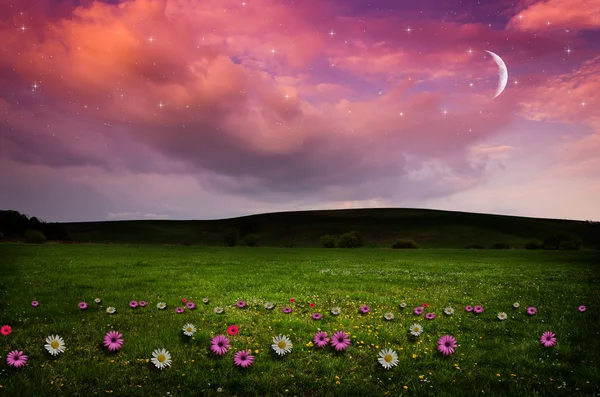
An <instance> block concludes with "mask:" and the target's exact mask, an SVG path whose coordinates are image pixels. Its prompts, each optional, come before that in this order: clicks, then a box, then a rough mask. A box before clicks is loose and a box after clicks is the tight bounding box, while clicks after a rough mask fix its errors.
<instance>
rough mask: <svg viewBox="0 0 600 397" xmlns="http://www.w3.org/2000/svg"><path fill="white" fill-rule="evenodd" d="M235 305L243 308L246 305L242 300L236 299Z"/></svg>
mask: <svg viewBox="0 0 600 397" xmlns="http://www.w3.org/2000/svg"><path fill="white" fill-rule="evenodd" d="M237 307H239V308H240V309H243V308H245V307H246V302H244V301H238V302H237Z"/></svg>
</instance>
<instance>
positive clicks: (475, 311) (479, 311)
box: [473, 306, 483, 314]
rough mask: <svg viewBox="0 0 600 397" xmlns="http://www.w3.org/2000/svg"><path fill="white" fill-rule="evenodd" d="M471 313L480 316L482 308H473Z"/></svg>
mask: <svg viewBox="0 0 600 397" xmlns="http://www.w3.org/2000/svg"><path fill="white" fill-rule="evenodd" d="M473 312H474V313H475V314H480V313H483V306H475V307H474V308H473Z"/></svg>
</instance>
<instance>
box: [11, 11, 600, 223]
mask: <svg viewBox="0 0 600 397" xmlns="http://www.w3.org/2000/svg"><path fill="white" fill-rule="evenodd" d="M0 42H1V43H2V46H1V47H0V209H13V210H18V211H21V212H24V213H26V214H28V215H29V216H37V217H38V218H41V219H42V220H45V221H49V222H55V221H61V222H62V221H65V222H74V221H103V220H118V219H218V218H229V217H236V216H242V215H248V214H254V213H264V212H279V211H296V210H313V209H337V208H373V207H404V208H431V209H443V210H452V211H466V212H480V213H495V214H505V215H517V216H528V217H543V218H558V219H579V220H595V221H599V220H600V200H599V199H598V197H600V1H590V0H544V1H538V0H512V1H508V0H493V1H492V0H489V1H484V0H480V1H477V0H462V1H461V0H444V1H439V0H420V1H414V0H410V1H405V0H370V1H369V0H365V1H363V0H297V1H292V0H246V1H244V0H231V1H230V0H111V1H108V0H104V1H99V0H96V1H94V0H31V1H21V0H0ZM486 51H491V52H493V53H495V54H497V55H498V56H499V57H500V58H501V59H502V60H503V61H504V63H505V65H506V68H507V71H508V82H507V84H506V87H505V89H504V90H503V91H502V93H501V94H500V95H498V96H496V97H495V94H496V92H497V91H496V90H497V88H498V84H499V81H500V80H499V72H500V71H501V69H500V68H499V67H498V65H497V64H496V63H495V62H494V59H493V58H492V57H491V56H490V54H489V53H487V52H486Z"/></svg>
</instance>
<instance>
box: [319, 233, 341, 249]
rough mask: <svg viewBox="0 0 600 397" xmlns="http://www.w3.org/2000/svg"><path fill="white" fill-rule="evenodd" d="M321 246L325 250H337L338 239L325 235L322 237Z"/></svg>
mask: <svg viewBox="0 0 600 397" xmlns="http://www.w3.org/2000/svg"><path fill="white" fill-rule="evenodd" d="M320 241H321V246H322V247H323V248H335V246H336V245H337V238H335V236H332V235H331V234H325V235H323V236H321V240H320Z"/></svg>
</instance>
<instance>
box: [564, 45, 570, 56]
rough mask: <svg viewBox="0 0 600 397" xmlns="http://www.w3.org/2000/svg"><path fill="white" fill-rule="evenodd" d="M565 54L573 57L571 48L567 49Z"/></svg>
mask: <svg viewBox="0 0 600 397" xmlns="http://www.w3.org/2000/svg"><path fill="white" fill-rule="evenodd" d="M565 52H566V53H567V55H571V48H569V47H567V48H566V50H565Z"/></svg>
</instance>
